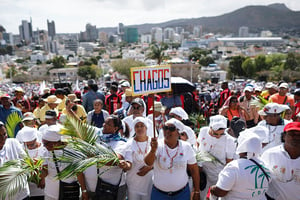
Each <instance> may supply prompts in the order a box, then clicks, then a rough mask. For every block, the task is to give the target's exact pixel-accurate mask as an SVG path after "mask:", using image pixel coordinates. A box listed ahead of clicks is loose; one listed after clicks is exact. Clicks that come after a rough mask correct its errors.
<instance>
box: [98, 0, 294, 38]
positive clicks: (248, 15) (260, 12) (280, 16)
mask: <svg viewBox="0 0 300 200" xmlns="http://www.w3.org/2000/svg"><path fill="white" fill-rule="evenodd" d="M195 25H202V27H203V31H204V32H215V33H217V32H220V33H237V32H238V29H239V27H241V26H247V27H249V29H250V32H257V33H258V32H260V31H262V30H271V31H273V32H275V33H279V32H285V31H298V32H300V11H293V10H291V9H289V8H288V7H286V5H285V4H280V3H275V4H271V5H268V6H246V7H243V8H240V9H237V10H235V11H233V12H230V13H226V14H223V15H220V16H215V17H200V18H191V19H175V20H171V21H167V22H162V23H156V24H149V23H146V24H140V25H130V26H129V27H136V28H138V30H139V33H141V34H143V33H147V32H149V31H151V28H152V27H157V26H158V27H161V28H165V27H176V26H181V27H183V28H184V29H185V30H188V31H192V28H193V26H195ZM99 30H100V31H104V32H115V31H116V28H115V27H109V28H99Z"/></svg>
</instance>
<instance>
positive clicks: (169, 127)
mask: <svg viewBox="0 0 300 200" xmlns="http://www.w3.org/2000/svg"><path fill="white" fill-rule="evenodd" d="M163 129H164V131H167V130H169V131H171V132H173V131H175V130H176V127H175V126H164V127H163Z"/></svg>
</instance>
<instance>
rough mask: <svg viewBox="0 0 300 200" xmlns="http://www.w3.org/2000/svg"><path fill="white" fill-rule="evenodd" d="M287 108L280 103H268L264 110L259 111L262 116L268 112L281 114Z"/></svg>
mask: <svg viewBox="0 0 300 200" xmlns="http://www.w3.org/2000/svg"><path fill="white" fill-rule="evenodd" d="M285 110H286V107H285V106H282V105H280V104H278V103H268V104H267V105H265V107H264V108H263V109H262V110H260V111H258V114H259V115H262V116H266V115H267V114H280V113H282V112H283V111H285Z"/></svg>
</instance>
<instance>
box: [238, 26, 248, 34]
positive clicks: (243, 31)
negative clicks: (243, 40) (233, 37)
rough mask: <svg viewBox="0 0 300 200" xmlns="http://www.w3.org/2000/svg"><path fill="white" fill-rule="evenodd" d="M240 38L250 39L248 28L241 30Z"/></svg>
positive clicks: (241, 28)
mask: <svg viewBox="0 0 300 200" xmlns="http://www.w3.org/2000/svg"><path fill="white" fill-rule="evenodd" d="M239 37H249V28H248V27H247V26H241V27H240V28H239Z"/></svg>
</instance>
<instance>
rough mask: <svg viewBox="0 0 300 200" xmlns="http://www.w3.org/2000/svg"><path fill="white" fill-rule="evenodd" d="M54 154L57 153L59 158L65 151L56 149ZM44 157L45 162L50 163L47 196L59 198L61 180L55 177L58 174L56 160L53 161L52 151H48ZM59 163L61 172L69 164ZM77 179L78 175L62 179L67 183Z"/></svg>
mask: <svg viewBox="0 0 300 200" xmlns="http://www.w3.org/2000/svg"><path fill="white" fill-rule="evenodd" d="M54 154H55V156H56V158H58V157H60V156H61V155H62V154H63V151H62V150H54ZM44 157H45V158H46V159H45V164H47V165H48V175H47V176H46V178H45V189H44V191H45V196H48V197H51V198H55V199H58V195H59V180H57V179H56V178H55V176H56V175H57V170H56V167H55V162H54V161H53V156H52V152H49V151H46V152H45V155H44ZM57 164H58V168H59V172H61V171H62V170H63V169H64V168H66V167H67V166H68V164H67V163H61V162H57ZM76 180H77V178H76V177H71V178H68V179H63V180H62V181H63V182H66V183H72V182H74V181H76Z"/></svg>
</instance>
